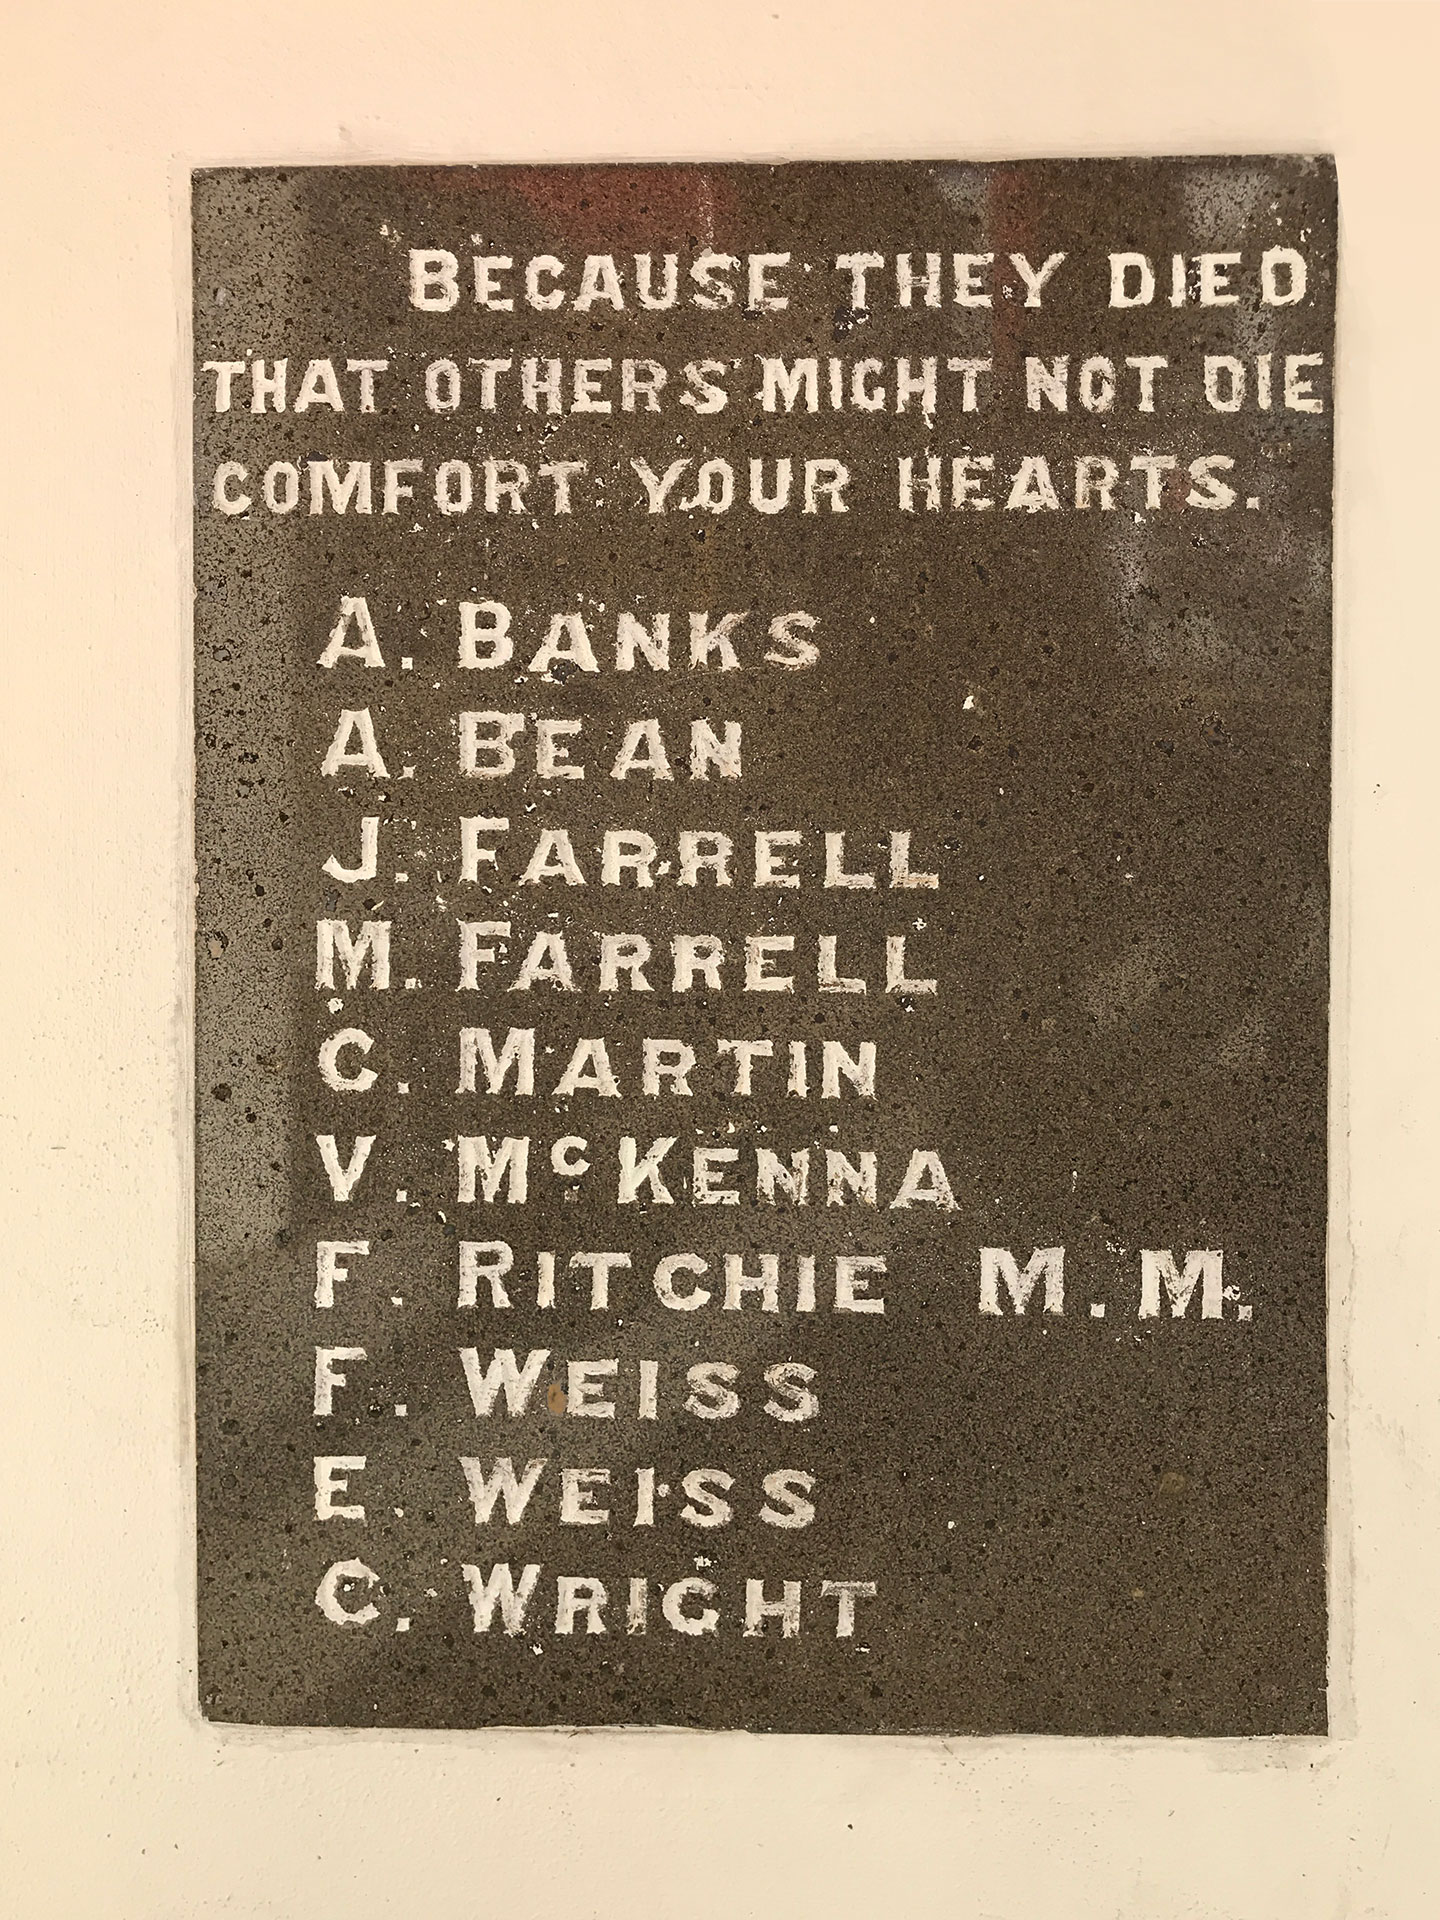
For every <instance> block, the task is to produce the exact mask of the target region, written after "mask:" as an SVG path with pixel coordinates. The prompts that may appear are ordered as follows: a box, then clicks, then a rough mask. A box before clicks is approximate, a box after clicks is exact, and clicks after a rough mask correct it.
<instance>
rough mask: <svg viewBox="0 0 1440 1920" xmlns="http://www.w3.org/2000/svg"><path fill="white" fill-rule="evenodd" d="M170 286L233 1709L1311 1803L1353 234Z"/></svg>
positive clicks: (1058, 194) (307, 223)
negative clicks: (914, 1759)
mask: <svg viewBox="0 0 1440 1920" xmlns="http://www.w3.org/2000/svg"><path fill="white" fill-rule="evenodd" d="M194 232H195V311H194V348H195V354H194V357H195V382H196V384H195V394H196V430H195V498H196V523H195V524H196V576H195V577H196V730H197V740H196V752H197V802H196V859H197V868H198V881H199V894H198V910H197V960H196V965H197V1082H196V1107H197V1174H196V1237H197V1375H198V1393H197V1450H198V1475H199V1675H200V1691H201V1698H202V1702H203V1706H204V1710H205V1712H206V1713H207V1714H208V1715H210V1716H212V1717H213V1718H215V1719H218V1720H233V1721H251V1722H262V1723H265V1722H269V1723H299V1724H310V1725H321V1726H338V1725H344V1726H349V1725H388V1726H413V1727H472V1726H485V1725H491V1724H496V1725H505V1724H509V1723H538V1724H552V1723H553V1724H562V1725H564V1724H600V1723H614V1724H626V1723H639V1724H660V1725H666V1724H669V1725H677V1724H678V1725H687V1726H697V1727H748V1728H755V1729H774V1730H781V1731H844V1732H883V1731H889V1732H924V1731H939V1732H947V1733H962V1732H1001V1731H1008V1732H1050V1733H1088V1734H1095V1733H1112V1734H1113V1733H1128V1734H1134V1733H1164V1734H1262V1733H1313V1732H1319V1731H1323V1729H1324V1727H1325V1724H1326V1719H1325V1671H1326V1668H1325V1650H1326V1605H1325V1599H1326V1558H1325V1541H1326V1536H1325V1519H1326V1509H1325V1488H1326V1378H1325V1293H1326V1270H1325V1223H1326V1054H1327V1040H1326V1011H1327V952H1328V934H1327V929H1328V877H1327V832H1328V825H1329V737H1330V586H1329V581H1330V486H1331V478H1330V475H1331V466H1330V450H1331V404H1332V394H1331V383H1330V371H1331V331H1332V303H1333V289H1334V271H1335V184H1334V176H1333V170H1332V168H1331V167H1330V165H1329V163H1328V162H1325V161H1320V160H1314V159H1254V158H1246V159H1233V160H1232V159H1216V160H1208V159H1207V160H1154V161H1125V162H1091V161H1086V162H1078V161H1077V162H1045V163H1036V164H1017V165H1002V166H969V165H950V164H904V165H889V164H886V165H870V164H865V165H836V166H819V165H804V166H787V167H777V168H769V167H743V166H720V167H705V168H699V167H696V168H689V167H652V168H561V169H545V168H518V167H517V168H466V167H444V168H421V167H406V168H356V169H350V168H312V169H306V168H301V169H275V170H265V171H223V172H207V173H203V174H200V175H198V176H197V177H196V180H195V183H194Z"/></svg>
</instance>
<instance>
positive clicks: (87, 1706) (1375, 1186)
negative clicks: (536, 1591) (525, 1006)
mask: <svg viewBox="0 0 1440 1920" xmlns="http://www.w3.org/2000/svg"><path fill="white" fill-rule="evenodd" d="M6 38H7V41H8V43H9V44H8V49H7V52H6V55H5V68H4V73H5V80H4V90H5V96H6V107H5V112H4V114H3V115H0V142H3V148H4V155H5V163H6V165H5V178H6V183H7V184H6V188H5V191H4V193H3V195H0V259H3V260H4V262H5V263H6V266H7V268H8V269H9V271H8V272H7V273H6V276H5V281H6V289H7V290H6V292H5V293H4V295H3V298H0V340H3V359H0V378H3V388H4V400H3V405H0V503H3V504H0V542H3V564H0V619H3V627H4V642H3V649H4V650H3V679H0V687H3V702H0V726H3V735H0V783H3V784H0V870H3V873H4V889H3V894H4V900H5V912H4V937H3V940H0V1009H3V1013H0V1021H3V1026H4V1030H5V1034H6V1039H7V1042H8V1044H7V1045H6V1048H5V1056H6V1059H7V1062H8V1070H7V1072H6V1074H5V1076H4V1079H3V1082H0V1132H3V1159H0V1169H3V1186H0V1193H3V1199H0V1207H3V1212H4V1216H5V1220H6V1227H5V1233H4V1241H3V1245H4V1254H5V1259H4V1267H3V1274H0V1376H3V1391H0V1475H3V1483H4V1491H3V1493H0V1515H3V1518H0V1568H3V1574H0V1578H3V1589H0V1590H3V1592H4V1595H5V1598H6V1601H7V1602H8V1605H7V1607H6V1610H5V1612H6V1617H5V1621H4V1624H3V1626H0V1672H3V1700H0V1757H3V1759H4V1762H5V1765H4V1769H3V1774H0V1914H3V1915H6V1916H9V1915H12V1914H13V1915H25V1916H27V1920H45V1917H47V1916H61V1917H64V1916H70V1915H84V1916H87V1920H101V1917H103V1916H111V1915H121V1916H142V1917H143V1920H150V1916H170V1915H174V1916H177V1917H178V1916H186V1920H191V1917H193V1916H202V1915H236V1916H246V1917H248V1916H261V1915H272V1914H273V1915H302V1914H312V1913H322V1912H323V1913H330V1914H336V1915H341V1914H345V1913H348V1912H362V1911H363V1912H365V1913H369V1914H375V1915H383V1916H386V1920H391V1917H392V1916H393V1917H394V1920H409V1917H410V1916H418V1915H428V1914H440V1915H445V1914H452V1913H453V1914H471V1913H476V1914H478V1913H492V1912H493V1913H505V1914H511V1915H516V1916H520V1917H521V1920H529V1916H532V1915H533V1916H539V1915H544V1914H548V1913H551V1912H563V1913H566V1914H571V1915H576V1916H590V1915H603V1916H608V1915H611V1914H615V1915H619V1914H625V1915H626V1916H634V1920H648V1916H652V1915H653V1916H656V1917H657V1920H661V1917H663V1920H671V1917H672V1916H676V1915H681V1914H684V1915H688V1916H694V1917H695V1920H706V1917H707V1916H711V1915H716V1916H718V1915H722V1914H723V1915H727V1916H735V1915H741V1916H744V1915H750V1914H757V1915H758V1914H762V1913H763V1914H767V1915H769V1914H774V1915H787V1914H793V1915H797V1916H808V1915H812V1914H814V1915H819V1914H822V1913H823V1914H826V1915H851V1914H854V1915H860V1914H874V1915H880V1916H886V1917H887V1920H888V1916H890V1915H895V1914H898V1913H900V1912H902V1911H905V1912H909V1911H912V1910H913V1911H919V1912H935V1913H942V1914H945V1915H960V1916H967V1917H968V1916H977V1917H978V1920H1002V1917H1003V1920H1009V1917H1010V1916H1015V1920H1041V1917H1042V1916H1043V1917H1044V1920H1071V1917H1072V1916H1073V1917H1074V1920H1082V1917H1083V1920H1091V1917H1092V1916H1093V1920H1117V1917H1119V1920H1186V1917H1188V1916H1206V1917H1207V1920H1208V1917H1209V1916H1216V1917H1217V1920H1219V1917H1222V1916H1223V1920H1288V1916H1291V1915H1294V1916H1297V1917H1298V1916H1301V1915H1304V1916H1306V1917H1307V1920H1309V1917H1311V1916H1339V1915H1376V1916H1384V1920H1405V1917H1406V1916H1410V1915H1417V1916H1419V1915H1429V1914H1432V1913H1433V1912H1435V1911H1436V1910H1437V1902H1440V1888H1437V1880H1440V1866H1437V1864H1436V1863H1437V1858H1440V1855H1437V1848H1436V1843H1435V1834H1434V1805H1435V1789H1434V1780H1435V1772H1436V1765H1437V1761H1440V1734H1437V1694H1440V1655H1437V1644H1440V1642H1437V1635H1436V1631H1435V1621H1436V1618H1437V1611H1440V1609H1437V1599H1440V1593H1437V1589H1440V1498H1437V1487H1440V1415H1437V1404H1440V1397H1437V1387H1436V1381H1437V1375H1440V1366H1437V1358H1440V1354H1437V1345H1440V1282H1437V1279H1436V1274H1435V1261H1434V1257H1433V1248H1434V1246H1435V1244H1436V1236H1437V1224H1440V1222H1437V1213H1440V1180H1437V1178H1436V1173H1435V1169H1436V1165H1437V1153H1436V1148H1437V1144H1440V1143H1437V1138H1436V1133H1437V1128H1436V1114H1435V1102H1434V1099H1433V1088H1434V1086H1435V1085H1436V1084H1437V1079H1440V1073H1437V1069H1440V1034H1437V1022H1436V1018H1435V1001H1436V995H1435V991H1434V988H1435V975H1436V957H1435V956H1436V954H1437V952H1440V937H1437V936H1440V909H1437V898H1440V891H1437V888H1436V886H1435V885H1434V883H1433V879H1432V875H1433V873H1434V871H1435V853H1436V848H1435V834H1436V810H1435V807H1434V804H1433V800H1432V794H1433V787H1434V777H1433V775H1432V772H1431V765H1432V761H1433V744H1434V738H1435V722H1434V718H1433V715H1434V707H1433V706H1432V702H1433V701H1434V699H1435V697H1436V694H1437V690H1440V665H1437V661H1440V648H1437V646H1436V617H1435V611H1434V604H1433V589H1432V585H1431V582H1432V579H1433V571H1434V555H1435V553H1436V547H1437V536H1436V530H1435V529H1436V512H1435V490H1436V488H1435V472H1436V468H1435V448H1436V443H1437V425H1440V422H1437V378H1436V317H1435V316H1436V312H1437V308H1440V272H1437V257H1440V248H1437V242H1436V221H1435V213H1434V201H1433V195H1434V193H1435V190H1436V186H1437V168H1436V158H1437V141H1436V132H1435V128H1436V122H1437V117H1440V115H1437V107H1436V100H1437V95H1436V74H1437V70H1440V69H1437V57H1440V8H1436V7H1435V6H1432V5H1424V4H1421V5H1410V6H1402V5H1390V4H1370V5H1330V4H1314V5H1292V4H1256V0H1241V3H1240V4H1233V3H1232V0H1212V4H1209V5H1206V6H1204V7H1185V8H1181V7H1155V6H1138V7H1132V6H1124V5H1094V4H1088V3H1087V0H1081V3H1079V4H1077V0H1066V3H1065V4H1059V5H1057V4H1053V0H1027V4H1025V5H1023V6H1014V7H1011V8H1002V7H998V6H995V5H992V4H986V5H981V6H976V5H972V4H968V3H955V0H951V3H950V4H945V3H943V0H933V3H932V4H926V0H720V4H714V5H711V6H708V7H703V8H702V7H700V6H698V5H695V4H693V0H603V4H591V5H582V4H580V0H512V4H510V5H507V6H501V5H498V4H496V0H467V3H466V4H460V3H459V0H412V4H410V5H407V6H391V7H382V6H380V5H377V4H376V3H375V0H348V4H345V5H340V4H335V3H334V0H316V3H315V4H310V5H300V4H296V0H249V3H248V4H246V5H244V6H241V7H234V8H229V7H221V6H218V5H215V4H212V3H210V0H175V3H174V4H163V3H162V0H127V4H125V5H122V6H105V5H102V4H99V0H55V3H53V4H40V3H39V0H28V4H24V5H23V6H17V7H16V8H14V9H12V11H11V13H10V16H9V20H8V25H7V35H6ZM1326 148H1331V149H1333V150H1334V151H1335V152H1336V153H1337V154H1338V156H1339V163H1340V190H1341V201H1342V222H1343V247H1344V257H1343V291H1342V311H1341V320H1340V327H1341V341H1342V349H1343V359H1342V365H1341V368H1340V391H1341V396H1342V418H1341V426H1340V488H1341V495H1342V510H1341V518H1340V525H1339V550H1338V552H1339V576H1338V577H1339V586H1340V615H1339V629H1338V632H1339V643H1340V666H1339V689H1340V693H1341V702H1342V704H1341V709H1340V712H1341V718H1340V723H1339V741H1338V745H1339V759H1338V770H1337V782H1338V789H1339V809H1338V826H1337V830H1336V838H1335V851H1336V858H1337V863H1338V875H1337V878H1338V883H1339V891H1338V905H1339V909H1340V912H1341V915H1342V918H1341V919H1340V922H1339V926H1340V931H1339V932H1338V934H1337V942H1336V961H1337V969H1338V971H1337V994H1338V995H1339V996H1340V998H1339V1001H1338V1006H1339V1016H1338V1021H1337V1032H1336V1079H1337V1089H1338V1091H1337V1098H1336V1106H1335V1128H1336V1139H1337V1142H1338V1144H1339V1154H1338V1172H1339V1175H1340V1178H1341V1181H1342V1191H1341V1195H1340V1202H1339V1210H1338V1211H1337V1214H1336V1221H1337V1231H1336V1236H1335V1249H1336V1278H1337V1284H1338V1285H1339V1287H1340V1288H1341V1289H1342V1294H1343V1295H1344V1296H1345V1297H1344V1298H1342V1301H1341V1303H1340V1305H1339V1307H1338V1309H1337V1313H1336V1321H1335V1325H1336V1341H1337V1349H1341V1350H1342V1351H1345V1352H1346V1357H1345V1359H1344V1361H1343V1365H1341V1366H1337V1369H1336V1378H1337V1392H1336V1399H1335V1414H1336V1420H1335V1431H1336V1434H1337V1441H1338V1443H1339V1444H1340V1447H1341V1452H1340V1454H1339V1459H1340V1465H1339V1467H1338V1469H1337V1503H1336V1512H1337V1520H1338V1531H1337V1549H1336V1558H1337V1575H1336V1579H1337V1585H1338V1600H1339V1612H1338V1630H1337V1642H1336V1657H1337V1696H1336V1697H1337V1705H1338V1732H1337V1735H1336V1737H1335V1738H1334V1739H1332V1740H1331V1741H1330V1742H1329V1743H1328V1744H1322V1743H1280V1744H1264V1743H1255V1744H1251V1745H1245V1744H1241V1743H1235V1744H1211V1745H1206V1744H1203V1743H1193V1744H1187V1743H1183V1742H1174V1743H1171V1744H1169V1745H1163V1746H1151V1747H1141V1746H1138V1745H1132V1744H1127V1743H1121V1742H1117V1743H1108V1744H1099V1743H1087V1742H1082V1741H990V1742H969V1741H949V1742H944V1743H941V1742H934V1741H924V1740H912V1741H902V1740H859V1739H856V1740H850V1741H846V1740H841V1739H806V1740H795V1739H772V1740H756V1739H752V1738H747V1737H745V1736H720V1735H707V1736H681V1735H673V1734H629V1735H615V1734H610V1735H582V1736H563V1735H536V1734H530V1735H525V1734H500V1735H485V1734H465V1735H433V1736H422V1737H415V1736H411V1737H405V1736H397V1735H379V1734H368V1733H355V1734H313V1733H289V1734H271V1733H251V1732H240V1731H233V1730H232V1731H227V1730H224V1729H218V1728H213V1727H209V1726H206V1725H204V1724H202V1723H201V1722H200V1720H199V1719H198V1717H197V1715H196V1713H195V1711H194V1708H193V1706H192V1704H191V1693H192V1684H191V1675H190V1660H191V1639H192V1634H191V1625H190V1616H191V1610H192V1607H193V1580H192V1576H191V1573H190V1559H191V1528H192V1511H191V1501H190V1465H189V1442H188V1420H189V1412H188V1385H187V1377H188V1370H189V1365H190V1361H189V1350H188V1306H187V1294H188V1285H189V1281H188V1274H187V1226H186V1220H187V1207H188V1195H187V1165H186V1148H185V1145H184V1142H185V1140H186V1138H187V1135H188V1124H189V1123H188V1098H189V1096H188V1086H187V1081H188V1042H187V1033H188V1021H189V1009H188V1002H187V996H188V984H187V976H188V970H189V944H188V884H187V878H186V873H187V859H188V841H189V823H188V773H187V751H188V746H187V742H188V725H189V716H188V697H189V696H188V653H189V645H190V637H189V628H188V610H187V608H188V587H187V579H186V569H187V564H188V555H187V539H188V536H187V533H186V525H187V513H188V505H187V500H186V497H185V492H184V486H185V474H186V470H187V467H186V462H187V454H186V447H187V436H188V410H187V409H188V388H187V380H186V375H185V370H184V369H183V368H182V366H181V364H180V358H179V356H180V346H181V339H182V329H181V320H180V314H181V311H182V307H183V304H184V302H185V300H186V298H187V294H188V288H187V270H188V269H187V243H186V234H185V224H184V191H185V176H186V171H187V169H188V167H189V166H190V165H192V164H196V163H218V162H236V161H250V162H256V163H271V162H278V161H283V160H311V161H347V160H348V161H354V160H374V161H402V160H445V159H456V160H458V159H475V160H482V159H485V160H506V159H517V160H521V159H524V160H542V159H575V160H589V159H595V160H599V159H607V158H615V159H620V158H653V159H665V158H688V159H696V158H713V159H717V160H721V159H732V158H733V159H771V158H775V159H779V158H788V157H816V158H867V157H905V156H914V157H927V158H928V157H956V158H985V157H991V156H1037V155H1054V154H1086V153H1095V154H1106V153H1148V152H1161V153H1166V152H1185V151H1195V152H1230V151H1233V152H1245V151H1260V152H1265V151H1283V150H1287V149H1309V150H1319V149H1326ZM1347 907H1348V913H1349V920H1348V922H1347V921H1346V919H1345V918H1344V917H1343V916H1344V914H1345V913H1346V911H1347ZM1347 1128H1348V1129H1349V1130H1350V1142H1351V1150H1352V1155H1353V1157H1351V1158H1349V1159H1348V1160H1347V1155H1346V1151H1345V1144H1344V1143H1345V1135H1346V1130H1347ZM1347 1177H1348V1179H1349V1183H1350V1184H1349V1193H1348V1203H1349V1204H1348V1213H1347V1208H1346V1195H1345V1192H1344V1189H1343V1182H1344V1181H1345V1179H1346V1178H1347ZM1347 1219H1348V1224H1347ZM1346 1290H1348V1292H1346ZM1347 1299H1348V1302H1349V1304H1346V1300H1347ZM1352 1514H1353V1520H1352V1518H1351V1516H1352ZM1352 1595H1353V1604H1352Z"/></svg>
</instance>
